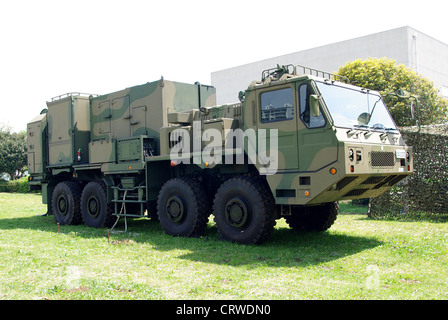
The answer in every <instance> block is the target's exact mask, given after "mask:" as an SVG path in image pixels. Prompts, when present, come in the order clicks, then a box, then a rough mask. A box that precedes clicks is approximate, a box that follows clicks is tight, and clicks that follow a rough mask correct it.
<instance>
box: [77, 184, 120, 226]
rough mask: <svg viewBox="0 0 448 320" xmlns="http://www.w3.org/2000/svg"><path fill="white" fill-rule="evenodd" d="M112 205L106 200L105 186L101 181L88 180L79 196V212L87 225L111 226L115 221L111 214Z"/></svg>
mask: <svg viewBox="0 0 448 320" xmlns="http://www.w3.org/2000/svg"><path fill="white" fill-rule="evenodd" d="M112 212H113V205H112V204H110V203H108V202H107V188H106V185H105V184H104V182H102V181H98V182H97V181H93V182H89V183H88V184H87V185H86V186H85V188H84V190H83V192H82V196H81V213H82V218H83V220H84V223H85V224H86V225H88V226H89V227H94V228H103V227H111V226H112V225H113V223H114V222H115V221H116V217H114V216H112Z"/></svg>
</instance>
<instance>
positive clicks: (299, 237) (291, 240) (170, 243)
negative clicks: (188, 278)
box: [0, 216, 382, 268]
mask: <svg viewBox="0 0 448 320" xmlns="http://www.w3.org/2000/svg"><path fill="white" fill-rule="evenodd" d="M124 228H125V225H124V219H123V218H121V219H120V220H119V222H118V223H117V225H116V227H115V231H118V232H116V233H114V232H111V234H110V237H111V240H110V242H109V243H110V245H114V243H115V244H118V245H119V244H120V241H122V243H127V244H129V242H126V240H128V239H132V240H133V241H132V242H131V243H135V244H143V245H146V244H147V245H150V246H151V249H155V250H158V251H160V252H169V251H172V250H181V251H186V252H187V253H181V254H180V255H179V256H177V258H178V259H185V260H190V261H197V262H203V263H212V264H218V265H229V266H245V267H247V268H262V267H264V266H274V267H306V266H309V265H320V264H325V263H327V262H330V261H334V260H337V259H341V258H344V257H348V256H351V255H354V254H357V253H359V252H362V251H365V250H369V249H372V248H375V247H377V246H379V245H381V244H382V242H381V241H378V240H377V239H375V238H373V237H372V238H370V237H362V236H353V235H347V234H342V233H338V232H336V231H333V230H332V229H330V230H328V231H326V232H321V233H314V232H296V231H294V230H292V229H290V228H288V227H276V229H275V230H274V231H273V233H272V235H271V237H270V238H269V239H268V240H267V241H266V242H265V243H264V244H262V245H241V244H236V243H231V242H228V241H224V240H222V239H221V238H220V235H219V234H218V232H217V229H216V227H215V226H214V225H213V224H211V223H209V224H208V226H207V228H206V230H205V234H204V235H203V236H202V237H200V238H183V237H172V236H169V235H167V234H165V233H164V231H163V230H162V228H161V226H160V225H159V223H158V221H152V220H148V219H128V220H127V232H124V233H123V232H122V231H124ZM6 229H31V230H40V231H44V232H49V233H53V234H57V233H58V227H57V224H56V223H55V220H54V218H53V217H52V216H33V217H21V218H12V219H0V230H6ZM59 231H60V233H61V234H76V236H77V237H82V238H89V239H90V238H92V239H98V240H99V239H104V241H108V240H107V238H106V235H107V229H94V228H89V227H86V226H84V225H78V226H60V228H59ZM143 250H144V249H143ZM142 254H144V252H143V253H142Z"/></svg>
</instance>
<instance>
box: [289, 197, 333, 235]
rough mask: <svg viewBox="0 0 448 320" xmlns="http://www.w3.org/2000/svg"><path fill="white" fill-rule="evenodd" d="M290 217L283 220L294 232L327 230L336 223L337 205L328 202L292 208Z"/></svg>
mask: <svg viewBox="0 0 448 320" xmlns="http://www.w3.org/2000/svg"><path fill="white" fill-rule="evenodd" d="M292 211H293V212H292V215H290V216H286V217H285V220H286V222H287V223H288V224H289V226H290V227H291V228H292V229H294V230H304V231H317V232H322V231H325V230H328V229H329V228H330V227H331V226H332V225H333V223H334V222H335V221H336V218H337V215H338V213H339V203H338V202H330V203H324V204H322V205H318V206H312V207H293V208H292Z"/></svg>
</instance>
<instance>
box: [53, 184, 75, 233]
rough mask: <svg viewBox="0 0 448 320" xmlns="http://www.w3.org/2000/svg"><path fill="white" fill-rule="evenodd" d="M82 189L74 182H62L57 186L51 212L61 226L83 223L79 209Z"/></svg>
mask: <svg viewBox="0 0 448 320" xmlns="http://www.w3.org/2000/svg"><path fill="white" fill-rule="evenodd" d="M80 199H81V187H80V186H79V185H78V184H77V183H75V182H72V181H64V182H60V183H58V184H57V185H56V187H55V188H54V191H53V195H52V197H51V210H52V211H53V214H54V218H55V220H56V222H58V223H59V224H60V225H74V224H80V223H81V222H82V216H81V212H80V209H79V204H80Z"/></svg>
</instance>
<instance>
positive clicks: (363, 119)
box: [358, 112, 372, 126]
mask: <svg viewBox="0 0 448 320" xmlns="http://www.w3.org/2000/svg"><path fill="white" fill-rule="evenodd" d="M371 117H372V116H371V115H370V113H368V112H363V113H361V114H360V115H359V117H358V124H359V125H360V126H366V125H368V124H369V122H370V118H371Z"/></svg>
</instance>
